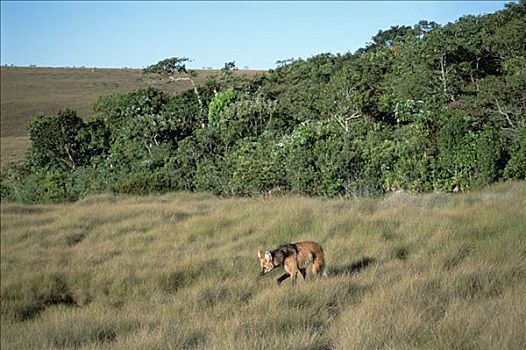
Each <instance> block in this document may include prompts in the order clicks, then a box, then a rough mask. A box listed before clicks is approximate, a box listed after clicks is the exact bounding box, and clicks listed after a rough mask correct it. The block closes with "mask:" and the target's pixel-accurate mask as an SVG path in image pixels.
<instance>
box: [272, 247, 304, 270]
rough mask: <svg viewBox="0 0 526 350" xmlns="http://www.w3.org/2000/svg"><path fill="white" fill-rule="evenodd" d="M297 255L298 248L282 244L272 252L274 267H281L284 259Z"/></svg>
mask: <svg viewBox="0 0 526 350" xmlns="http://www.w3.org/2000/svg"><path fill="white" fill-rule="evenodd" d="M297 253H298V247H296V245H295V244H292V243H289V244H283V245H280V246H279V247H277V248H276V249H274V250H273V251H272V256H273V257H274V258H273V259H274V265H282V264H283V261H284V260H285V258H286V257H288V256H291V255H296V254H297Z"/></svg>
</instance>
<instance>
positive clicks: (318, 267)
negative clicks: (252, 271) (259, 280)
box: [258, 242, 327, 285]
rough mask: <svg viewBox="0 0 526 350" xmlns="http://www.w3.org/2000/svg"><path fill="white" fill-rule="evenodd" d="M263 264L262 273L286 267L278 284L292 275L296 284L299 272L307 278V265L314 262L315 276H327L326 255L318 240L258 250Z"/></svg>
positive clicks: (293, 282)
mask: <svg viewBox="0 0 526 350" xmlns="http://www.w3.org/2000/svg"><path fill="white" fill-rule="evenodd" d="M258 258H259V262H260V264H261V274H260V276H261V275H264V274H267V273H269V272H270V271H272V270H274V268H276V267H281V266H283V268H284V269H285V273H284V274H283V275H282V276H281V277H279V278H278V285H279V284H280V283H281V282H283V281H284V280H286V279H287V278H289V277H290V279H291V281H292V284H293V285H294V284H296V277H297V275H298V272H300V273H301V275H302V276H303V279H305V276H306V271H307V266H308V265H309V263H312V272H313V273H314V275H315V276H320V275H323V276H327V272H326V270H325V257H324V256H323V249H322V247H321V245H319V244H318V243H316V242H299V243H290V244H285V245H282V246H279V247H278V248H276V249H274V250H272V251H268V250H267V251H266V252H263V251H261V250H260V251H258Z"/></svg>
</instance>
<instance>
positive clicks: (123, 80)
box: [0, 67, 263, 137]
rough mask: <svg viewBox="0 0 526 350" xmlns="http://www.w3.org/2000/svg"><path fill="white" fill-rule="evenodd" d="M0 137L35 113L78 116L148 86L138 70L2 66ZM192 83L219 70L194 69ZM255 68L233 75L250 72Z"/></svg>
mask: <svg viewBox="0 0 526 350" xmlns="http://www.w3.org/2000/svg"><path fill="white" fill-rule="evenodd" d="M0 71H1V91H2V93H1V136H2V137H8V136H26V135H27V131H26V125H27V123H28V122H29V121H30V120H31V118H33V117H34V116H35V115H37V114H40V113H43V114H53V113H56V112H57V111H58V110H60V109H64V108H71V109H73V110H75V111H76V112H77V114H78V115H79V116H81V117H87V116H89V115H90V114H91V104H92V103H93V102H94V101H95V100H96V99H97V98H98V97H99V96H102V95H107V94H109V93H112V92H123V91H131V90H135V89H137V88H140V87H144V86H147V85H148V82H147V81H146V79H145V76H144V75H143V74H142V70H141V69H108V68H105V69H99V68H41V67H2V68H0ZM196 72H197V78H196V82H197V83H198V84H202V83H203V82H205V81H206V77H207V76H210V75H218V74H220V73H221V71H220V70H198V71H196ZM257 73H263V71H255V70H239V71H236V74H247V75H254V74H257ZM190 87H191V84H190V82H188V81H180V82H178V83H177V84H173V85H171V86H170V87H169V89H170V90H171V91H172V92H179V91H183V90H186V89H189V88H190Z"/></svg>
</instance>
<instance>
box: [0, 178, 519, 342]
mask: <svg viewBox="0 0 526 350" xmlns="http://www.w3.org/2000/svg"><path fill="white" fill-rule="evenodd" d="M524 208H526V183H524V182H518V183H504V184H497V185H494V186H492V187H490V188H488V189H486V190H484V191H480V192H473V193H467V194H460V195H450V194H428V195H420V196H416V195H409V194H405V193H399V194H393V195H391V196H389V197H386V198H383V199H357V200H352V201H344V200H325V199H314V198H299V197H281V198H270V199H266V200H265V199H254V198H252V199H220V198H217V197H213V196H209V195H206V194H187V193H177V194H168V195H163V196H150V197H131V196H113V195H100V196H96V197H91V198H87V199H85V200H82V201H79V202H76V203H74V204H67V205H66V204H64V205H37V206H26V205H19V204H9V203H2V204H1V220H2V221H1V222H2V230H1V243H2V244H1V325H2V332H1V346H2V349H36V348H38V349H51V348H53V349H55V348H84V349H88V348H89V349H93V348H95V349H98V348H111V349H129V348H140V349H164V348H166V349H187V348H195V349H274V348H285V349H380V348H384V349H413V348H416V349H524V348H526V332H525V329H526V328H525V326H526V303H524V300H525V297H526V294H525V290H526V233H525V230H524V228H525V227H526V210H525V209H524ZM306 239H312V240H317V241H319V242H320V243H321V244H322V245H323V246H324V248H325V251H326V255H327V262H328V265H329V277H328V278H326V279H322V280H309V279H308V280H307V281H305V282H304V281H301V280H300V281H299V282H298V285H297V286H296V287H294V288H293V287H292V286H290V283H289V281H287V282H285V283H284V284H283V285H282V286H281V287H279V288H278V287H277V286H276V283H275V278H277V276H278V274H277V273H274V274H273V275H272V276H264V277H261V278H258V277H257V274H258V269H259V266H258V262H257V258H256V252H257V250H258V249H260V248H273V247H275V246H276V245H278V244H280V243H283V242H290V241H299V240H306Z"/></svg>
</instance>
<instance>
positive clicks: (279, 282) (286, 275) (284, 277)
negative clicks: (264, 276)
mask: <svg viewBox="0 0 526 350" xmlns="http://www.w3.org/2000/svg"><path fill="white" fill-rule="evenodd" d="M289 277H290V274H288V273H286V272H285V273H284V274H283V275H281V277H279V278H278V280H277V281H278V286H279V285H280V284H281V282H283V281H285V280H286V279H287V278H289Z"/></svg>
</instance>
